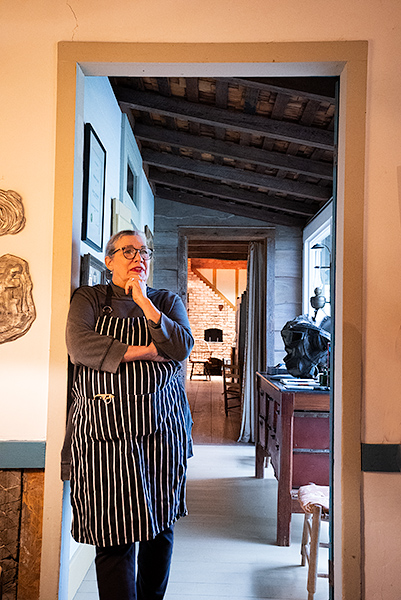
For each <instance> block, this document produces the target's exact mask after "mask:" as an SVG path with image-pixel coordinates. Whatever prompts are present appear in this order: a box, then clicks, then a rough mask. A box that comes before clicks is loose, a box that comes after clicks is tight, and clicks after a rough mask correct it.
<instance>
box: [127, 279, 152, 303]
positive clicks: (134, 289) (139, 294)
mask: <svg viewBox="0 0 401 600" xmlns="http://www.w3.org/2000/svg"><path fill="white" fill-rule="evenodd" d="M125 293H126V294H129V293H131V296H132V299H133V301H134V302H136V304H138V306H141V304H143V301H144V300H146V299H147V294H146V278H145V277H144V276H143V275H142V273H135V274H134V275H133V276H132V277H130V278H129V279H128V281H127V283H126V284H125Z"/></svg>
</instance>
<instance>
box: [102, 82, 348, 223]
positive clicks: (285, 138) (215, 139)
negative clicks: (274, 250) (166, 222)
mask: <svg viewBox="0 0 401 600" xmlns="http://www.w3.org/2000/svg"><path fill="white" fill-rule="evenodd" d="M110 82H111V85H112V87H113V89H114V93H115V96H116V98H117V101H118V103H119V105H120V107H121V109H122V110H123V111H124V112H125V113H126V114H127V116H128V118H129V120H130V123H131V125H132V127H133V131H134V135H135V137H136V139H137V141H138V144H139V148H140V150H141V154H142V158H143V162H144V169H145V172H146V173H147V176H148V179H149V182H150V184H151V186H152V189H153V192H154V194H155V196H156V197H159V198H165V199H168V200H174V201H175V202H181V203H184V204H191V205H195V206H201V207H205V208H211V209H214V210H218V211H221V212H226V213H230V214H234V215H239V216H245V217H249V218H253V219H257V220H258V221H260V225H261V226H262V225H267V224H272V225H276V224H281V225H288V226H292V227H303V226H304V225H305V224H306V223H307V222H308V221H309V220H310V219H311V218H312V217H313V216H314V215H315V214H316V213H317V212H318V211H319V210H320V208H321V207H322V206H324V204H326V202H327V201H328V200H329V199H330V198H331V196H332V186H333V157H334V123H335V116H336V115H335V101H334V80H333V79H331V78H297V79H293V80H287V79H282V78H275V79H260V78H258V79H243V78H211V77H208V78H185V77H169V78H167V77H143V78H124V77H123V78H121V77H118V78H110ZM317 86H319V87H317Z"/></svg>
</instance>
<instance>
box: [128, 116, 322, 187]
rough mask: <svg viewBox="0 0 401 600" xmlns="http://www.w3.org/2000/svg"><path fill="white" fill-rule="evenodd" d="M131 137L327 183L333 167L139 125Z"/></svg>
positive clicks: (161, 128) (230, 143)
mask: <svg viewBox="0 0 401 600" xmlns="http://www.w3.org/2000/svg"><path fill="white" fill-rule="evenodd" d="M134 135H135V137H136V138H137V139H138V140H140V141H146V142H152V143H154V144H167V145H169V146H174V147H179V148H188V149H190V150H195V151H198V152H204V153H208V154H212V155H213V156H223V157H227V158H232V159H234V160H240V161H243V162H247V163H250V164H256V165H261V166H263V167H266V168H270V169H280V170H283V171H288V172H291V173H296V174H300V175H307V176H309V177H316V178H319V179H325V180H327V181H332V179H333V166H332V165H331V164H330V163H323V162H318V161H316V160H310V159H308V158H300V157H297V156H291V155H289V154H283V153H280V152H270V151H267V150H262V149H260V148H255V147H252V146H246V147H244V146H240V145H239V144H234V143H233V142H223V141H221V140H215V139H212V138H209V137H205V136H195V135H191V134H190V133H184V132H181V131H171V130H170V129H166V128H163V127H152V126H151V125H143V124H142V123H136V124H135V129H134Z"/></svg>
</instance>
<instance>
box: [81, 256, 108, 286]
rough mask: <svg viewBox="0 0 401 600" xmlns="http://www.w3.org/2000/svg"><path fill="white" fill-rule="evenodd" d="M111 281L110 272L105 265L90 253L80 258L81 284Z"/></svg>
mask: <svg viewBox="0 0 401 600" xmlns="http://www.w3.org/2000/svg"><path fill="white" fill-rule="evenodd" d="M109 281H111V273H110V271H109V270H108V269H107V267H106V265H105V264H104V263H102V262H101V261H100V260H98V259H97V258H95V257H94V256H92V255H91V254H84V255H83V257H82V258H81V281H80V283H81V285H97V284H98V283H108V282H109Z"/></svg>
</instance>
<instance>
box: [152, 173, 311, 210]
mask: <svg viewBox="0 0 401 600" xmlns="http://www.w3.org/2000/svg"><path fill="white" fill-rule="evenodd" d="M149 179H150V180H151V181H152V183H153V184H159V185H163V186H166V187H173V188H178V189H182V190H185V191H187V192H193V193H196V194H200V195H211V196H213V197H218V198H222V199H225V200H230V201H233V202H239V203H242V204H249V205H251V206H256V207H258V208H267V209H275V210H280V211H282V212H288V213H292V214H294V215H297V216H302V217H312V216H313V215H314V214H315V213H316V206H312V205H310V204H305V203H304V202H296V201H294V200H287V199H286V198H278V197H277V196H269V195H268V194H264V193H263V192H250V191H248V190H243V189H240V188H232V187H230V186H228V185H224V184H223V183H211V182H210V181H202V180H200V179H194V178H193V177H185V176H184V175H177V174H176V173H166V172H162V171H159V170H158V169H154V168H151V169H150V171H149Z"/></svg>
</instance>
